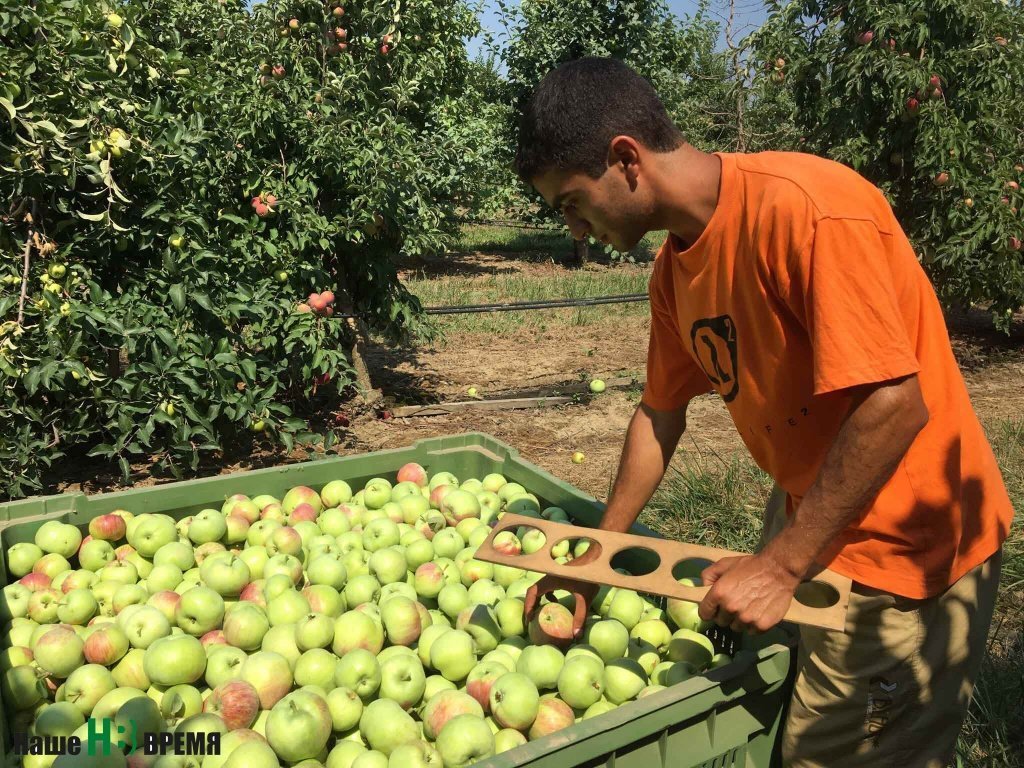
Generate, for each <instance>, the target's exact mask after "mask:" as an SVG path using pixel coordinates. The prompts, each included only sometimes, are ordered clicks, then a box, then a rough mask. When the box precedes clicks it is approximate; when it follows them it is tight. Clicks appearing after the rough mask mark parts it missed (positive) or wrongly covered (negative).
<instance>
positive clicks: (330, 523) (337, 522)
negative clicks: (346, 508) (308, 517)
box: [316, 507, 352, 536]
mask: <svg viewBox="0 0 1024 768" xmlns="http://www.w3.org/2000/svg"><path fill="white" fill-rule="evenodd" d="M316 524H317V527H319V528H320V530H321V531H323V532H324V533H325V534H327V535H328V536H340V535H341V534H343V533H346V532H348V531H350V530H352V523H351V521H350V520H349V518H348V516H347V515H346V514H345V513H344V512H342V511H341V510H340V509H338V508H337V507H332V508H330V509H325V510H324V511H323V512H321V513H320V515H319V517H317V519H316Z"/></svg>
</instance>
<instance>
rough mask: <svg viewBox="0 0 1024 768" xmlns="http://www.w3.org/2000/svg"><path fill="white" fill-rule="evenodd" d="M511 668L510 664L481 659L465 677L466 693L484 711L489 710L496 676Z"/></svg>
mask: <svg viewBox="0 0 1024 768" xmlns="http://www.w3.org/2000/svg"><path fill="white" fill-rule="evenodd" d="M510 671H512V670H511V664H510V665H509V666H505V665H503V664H501V663H499V662H497V661H486V660H484V661H481V662H480V663H479V664H477V665H476V666H475V667H473V670H472V671H471V672H470V673H469V676H468V677H467V678H466V693H468V694H469V695H470V696H472V697H473V698H474V699H476V700H477V701H478V702H479V703H480V706H481V707H482V708H483V710H484V712H490V707H491V703H490V698H491V688H492V687H493V686H494V683H495V682H497V680H498V678H500V677H502V676H503V675H505V674H507V673H508V672H510Z"/></svg>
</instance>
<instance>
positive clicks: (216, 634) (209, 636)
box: [178, 611, 230, 656]
mask: <svg viewBox="0 0 1024 768" xmlns="http://www.w3.org/2000/svg"><path fill="white" fill-rule="evenodd" d="M228 613H230V611H228ZM178 631H179V632H180V631H181V630H180V629H179V630H178ZM199 642H200V643H202V644H203V649H204V650H206V655H207V656H209V655H210V650H209V649H211V648H215V647H217V646H224V645H227V644H228V639H227V638H226V637H225V636H224V630H223V629H212V630H210V631H209V632H207V633H206V634H205V635H202V636H201V637H200V638H199Z"/></svg>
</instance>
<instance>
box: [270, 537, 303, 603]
mask: <svg viewBox="0 0 1024 768" xmlns="http://www.w3.org/2000/svg"><path fill="white" fill-rule="evenodd" d="M281 530H283V529H281ZM300 549H301V547H300ZM272 550H273V547H269V548H268V549H267V552H268V554H271V553H272ZM277 574H284V575H285V576H287V577H288V581H289V582H290V584H291V586H295V585H296V584H298V583H299V582H300V581H302V561H301V560H299V558H297V557H296V556H295V555H289V554H285V553H284V552H280V553H273V554H271V556H270V557H269V558H268V559H267V562H266V564H265V565H264V566H263V578H264V579H266V580H267V581H269V580H270V579H271V578H273V577H274V576H276V575H277ZM268 597H272V596H270V595H268Z"/></svg>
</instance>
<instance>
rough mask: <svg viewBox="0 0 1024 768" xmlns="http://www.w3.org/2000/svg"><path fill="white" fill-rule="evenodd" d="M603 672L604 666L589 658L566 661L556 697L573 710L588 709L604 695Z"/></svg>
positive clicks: (575, 657)
mask: <svg viewBox="0 0 1024 768" xmlns="http://www.w3.org/2000/svg"><path fill="white" fill-rule="evenodd" d="M604 671H605V670H604V664H603V663H602V662H600V661H597V660H596V659H594V658H592V657H590V656H584V655H579V656H573V657H572V658H570V659H566V662H565V665H564V666H563V667H562V671H561V672H560V673H559V675H558V695H559V696H561V697H562V699H563V700H564V701H565V703H566V704H568V705H569V706H570V707H573V708H574V709H586V708H587V707H590V706H591V705H593V704H595V703H596V702H597V701H599V700H600V699H601V696H602V695H603V694H604V686H605V682H604ZM644 683H645V684H646V680H645V681H644ZM641 687H642V686H641Z"/></svg>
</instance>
